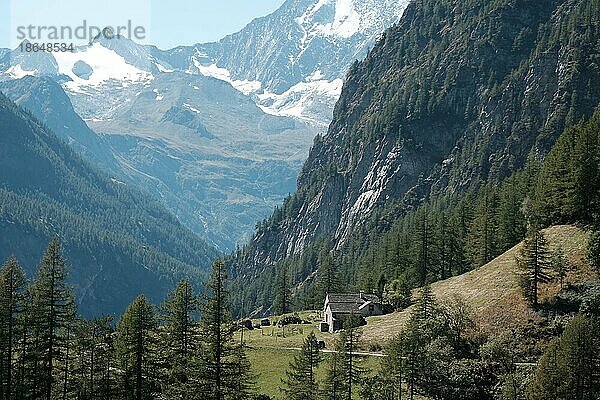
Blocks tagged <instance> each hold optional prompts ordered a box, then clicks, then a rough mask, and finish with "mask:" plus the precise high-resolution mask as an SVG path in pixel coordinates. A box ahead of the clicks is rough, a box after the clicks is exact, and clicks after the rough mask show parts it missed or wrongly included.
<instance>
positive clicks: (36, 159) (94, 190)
mask: <svg viewBox="0 0 600 400" xmlns="http://www.w3.org/2000/svg"><path fill="white" fill-rule="evenodd" d="M55 235H58V236H59V237H60V239H61V241H62V242H63V244H64V247H65V251H66V255H67V259H68V264H69V267H70V276H71V283H72V284H73V285H74V286H75V289H76V295H77V298H78V300H79V309H80V312H81V313H83V314H84V315H86V316H89V315H100V314H109V313H111V314H112V313H115V314H116V313H119V312H122V311H123V310H124V308H125V306H126V305H127V304H128V303H129V302H130V301H131V299H133V298H134V297H136V296H137V295H138V294H139V293H145V294H146V295H147V296H148V297H149V298H151V299H153V301H159V300H160V299H162V298H163V297H164V295H165V293H166V292H167V290H170V289H171V287H172V286H173V284H174V282H176V280H177V279H178V278H180V277H182V276H189V277H191V278H193V279H195V280H198V279H199V278H200V277H201V276H203V274H204V271H205V269H206V268H207V267H208V266H209V265H210V263H211V262H212V260H213V259H214V258H215V257H216V256H217V255H218V252H217V251H216V250H215V249H214V248H212V247H211V246H209V245H207V244H206V243H205V242H203V241H202V240H200V239H199V238H198V237H197V236H195V235H194V234H193V233H192V232H191V231H189V230H188V229H186V228H184V227H183V226H182V225H181V224H180V223H179V222H178V221H177V219H176V218H175V217H173V216H172V215H171V214H170V213H169V212H168V211H167V210H166V209H165V208H163V206H161V205H160V204H158V203H157V202H156V201H155V200H152V199H151V198H149V197H148V196H147V195H145V194H143V193H141V192H140V191H138V190H137V189H136V188H134V187H132V186H130V185H128V184H125V183H123V182H121V181H119V180H117V179H114V178H110V177H108V176H106V175H104V174H103V173H101V172H99V171H98V170H96V169H95V168H94V167H92V166H91V165H90V164H88V163H87V162H86V161H84V160H82V159H81V158H80V157H79V156H77V155H76V154H75V153H74V151H73V150H71V149H70V148H69V147H68V146H67V145H66V144H65V143H64V142H62V141H61V140H60V139H58V138H57V137H56V136H55V135H54V133H53V132H52V131H51V130H50V129H48V128H47V127H45V126H44V125H42V124H41V123H40V122H38V121H37V120H36V119H35V118H33V117H32V116H31V115H30V114H29V113H27V112H26V111H24V110H23V109H21V108H19V107H18V106H16V105H15V104H14V103H12V102H11V101H10V100H8V99H7V98H6V97H4V96H3V95H0V259H1V260H5V259H6V258H8V257H9V256H10V255H15V256H16V257H17V258H18V259H19V261H20V262H21V263H22V264H23V265H24V268H25V269H26V271H27V273H28V274H30V276H31V274H32V273H33V272H34V271H35V269H36V266H37V264H38V262H39V261H40V258H41V256H42V254H43V250H44V249H45V248H46V246H47V244H48V242H49V241H50V239H51V238H52V237H54V236H55Z"/></svg>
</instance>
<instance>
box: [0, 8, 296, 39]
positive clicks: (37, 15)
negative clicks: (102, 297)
mask: <svg viewBox="0 0 600 400" xmlns="http://www.w3.org/2000/svg"><path fill="white" fill-rule="evenodd" d="M283 2H284V0H195V1H194V0H94V1H82V0H46V1H43V0H0V47H11V48H12V47H15V46H16V45H17V44H18V43H20V42H21V40H22V39H19V37H18V36H19V35H18V27H20V26H25V27H28V26H29V25H33V26H35V27H36V29H37V27H40V26H45V27H52V26H56V27H59V28H60V27H63V26H69V27H71V28H72V29H75V28H77V27H78V26H81V25H82V23H83V21H84V20H85V21H86V23H87V26H90V25H93V26H106V25H108V26H119V25H126V24H127V23H128V22H129V21H131V24H132V26H133V27H136V26H141V27H143V28H144V31H145V32H146V37H147V40H145V43H152V44H156V45H157V46H158V47H160V48H163V49H165V48H171V47H175V46H177V45H188V44H193V43H202V42H209V41H216V40H218V39H220V38H222V37H223V36H225V35H227V34H229V33H234V32H237V31H238V30H240V29H241V28H243V27H244V26H245V25H246V24H248V22H250V21H251V20H252V19H254V18H256V17H260V16H263V15H267V14H269V13H271V12H273V11H275V10H276V9H277V8H278V7H279V6H281V4H283ZM34 32H35V31H34ZM47 32H48V31H44V32H43V33H45V34H47ZM32 41H35V38H34V40H32ZM77 44H80V43H77Z"/></svg>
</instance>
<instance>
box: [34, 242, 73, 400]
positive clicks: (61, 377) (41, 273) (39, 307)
mask: <svg viewBox="0 0 600 400" xmlns="http://www.w3.org/2000/svg"><path fill="white" fill-rule="evenodd" d="M66 279H67V267H66V265H65V260H64V258H63V256H62V251H61V246H60V242H59V240H58V239H56V238H55V239H53V240H52V241H51V242H50V245H49V246H48V249H47V250H46V253H45V255H44V257H43V259H42V262H41V264H40V267H39V269H38V272H37V277H36V280H35V281H34V283H33V287H32V305H31V307H30V308H29V311H30V312H31V313H32V314H33V315H32V323H33V326H32V329H34V330H35V342H34V343H33V347H32V350H33V353H34V357H35V358H37V361H36V364H37V368H36V369H37V372H34V373H35V374H36V375H38V377H37V378H35V379H36V380H37V382H36V385H35V387H38V384H39V389H40V390H41V393H42V397H43V398H44V399H46V400H52V398H53V397H55V396H57V395H58V393H62V392H63V390H64V384H65V381H66V380H67V379H68V375H67V373H68V365H67V363H68V357H67V356H68V354H67V351H68V345H69V343H68V342H69V341H68V339H69V336H70V332H71V329H72V324H73V321H74V316H75V308H74V304H73V294H72V289H71V288H70V287H69V285H68V284H67V281H66ZM61 369H63V371H62V372H63V374H61V373H60V372H61ZM61 381H62V382H61Z"/></svg>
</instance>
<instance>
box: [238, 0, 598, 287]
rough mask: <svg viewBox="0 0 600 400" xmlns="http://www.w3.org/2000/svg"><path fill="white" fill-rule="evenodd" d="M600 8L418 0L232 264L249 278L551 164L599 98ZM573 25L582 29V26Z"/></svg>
mask: <svg viewBox="0 0 600 400" xmlns="http://www.w3.org/2000/svg"><path fill="white" fill-rule="evenodd" d="M598 8H599V5H598V4H597V2H592V3H590V2H587V1H582V0H581V1H576V0H554V1H546V2H532V1H525V0H517V1H515V0H497V1H493V2H488V1H482V0H470V1H455V0H427V1H420V2H415V3H414V4H411V5H410V6H409V7H408V8H407V10H406V11H405V13H404V16H403V18H402V20H401V22H400V23H399V24H398V25H397V26H395V27H393V28H391V29H390V30H388V31H387V32H386V33H385V34H384V35H383V37H382V38H381V40H380V41H379V42H378V44H377V45H376V46H375V48H374V49H373V50H372V51H371V52H370V54H369V55H368V57H367V58H366V59H365V60H364V61H363V62H360V63H356V64H355V65H354V66H353V67H352V68H351V70H350V73H349V75H348V77H347V80H346V82H345V84H344V89H343V91H342V95H341V98H340V100H339V102H338V103H337V106H336V109H335V113H334V120H333V122H332V124H331V125H330V127H329V131H328V133H327V135H325V136H323V137H319V138H317V140H316V141H315V144H314V146H313V148H312V150H311V152H310V155H309V157H308V160H307V161H306V163H305V165H304V168H303V170H302V173H301V175H300V177H299V180H298V191H297V193H296V194H295V195H294V196H292V197H290V198H289V199H288V200H287V201H286V202H285V204H284V205H283V206H282V208H281V209H279V210H277V211H276V212H275V213H274V215H273V216H272V217H271V219H270V220H267V221H265V222H264V223H263V224H261V226H260V229H259V230H258V231H257V233H256V235H255V236H254V238H253V240H252V241H251V242H250V244H249V245H248V246H247V247H246V248H245V249H244V251H242V252H239V253H237V254H236V256H235V257H234V260H233V263H234V265H235V266H236V268H237V272H238V274H239V275H240V276H245V277H253V276H256V275H258V274H260V273H261V271H263V270H265V269H269V266H271V265H273V264H274V263H275V262H277V261H281V260H284V259H285V258H286V257H289V256H290V255H300V254H303V252H305V251H306V249H307V248H309V247H310V246H311V245H313V244H315V243H317V242H319V241H323V240H325V241H327V242H328V243H330V247H331V248H332V249H334V248H337V249H340V248H343V246H344V245H345V242H346V240H347V238H348V236H349V235H350V234H351V232H353V231H355V230H357V229H361V228H362V227H364V225H365V223H366V221H367V220H369V221H370V222H373V220H375V222H374V223H373V224H372V226H371V227H370V228H369V229H376V230H380V231H381V230H385V229H386V224H387V223H388V222H389V221H390V220H393V219H394V218H396V217H397V216H399V215H401V214H402V213H403V212H404V211H405V210H406V209H408V208H411V207H412V206H414V205H415V204H418V203H419V202H420V201H421V200H422V199H423V197H424V196H426V195H428V194H430V193H432V192H433V193H435V192H443V191H451V192H459V191H464V190H467V189H469V188H473V187H477V186H478V185H479V184H481V183H482V182H484V181H492V182H494V181H496V182H497V181H500V180H502V179H503V178H504V177H506V176H508V175H509V174H510V173H512V172H513V171H515V170H518V169H519V168H522V167H523V166H524V164H525V163H526V161H527V159H528V158H530V157H534V158H538V159H541V158H543V156H544V155H545V153H546V152H547V151H548V150H549V148H550V146H551V145H552V144H553V143H554V141H555V140H556V138H557V137H558V135H559V134H560V132H562V130H563V129H564V127H565V126H567V125H569V124H572V123H574V122H576V121H578V120H579V119H580V118H582V117H586V116H589V115H591V113H592V112H593V110H594V109H595V107H597V105H598V104H599V101H600V91H599V90H598V88H600V66H599V60H600V58H599V57H600V49H599V48H598V47H597V42H598V39H599V38H600V21H599V17H598V15H600V10H599V9H598ZM573 27H577V29H572V28H573Z"/></svg>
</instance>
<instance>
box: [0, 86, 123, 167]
mask: <svg viewBox="0 0 600 400" xmlns="http://www.w3.org/2000/svg"><path fill="white" fill-rule="evenodd" d="M0 91H1V92H2V93H4V95H5V96H6V97H8V98H9V99H11V100H12V101H13V102H15V103H16V104H17V105H19V106H21V107H22V108H24V109H26V110H27V111H29V112H31V114H32V115H34V116H35V117H36V118H37V119H38V120H40V121H44V123H45V124H46V125H47V126H48V128H50V130H52V131H53V132H54V133H55V134H56V135H58V136H59V138H60V139H61V140H63V141H64V142H66V143H68V144H69V145H71V146H72V147H73V148H74V149H75V150H76V151H77V153H79V154H81V155H82V156H83V157H84V158H85V159H87V160H92V161H94V162H95V163H97V164H102V165H105V166H107V167H108V168H110V169H114V165H115V163H116V160H115V158H114V157H113V155H112V153H111V152H110V150H109V149H108V147H107V145H106V143H103V141H102V138H101V137H100V136H98V135H97V134H96V133H95V132H93V131H92V130H91V129H90V128H89V127H88V126H87V124H86V123H85V122H84V121H83V120H82V119H81V117H79V115H78V114H77V113H76V112H75V110H74V109H73V105H72V103H71V100H70V99H69V97H68V96H67V95H66V93H65V92H64V91H63V89H62V88H61V86H60V85H59V84H58V83H56V82H55V81H54V80H52V79H50V78H49V77H46V76H40V77H37V76H32V75H27V76H25V77H23V78H22V79H14V80H8V81H3V82H0Z"/></svg>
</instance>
